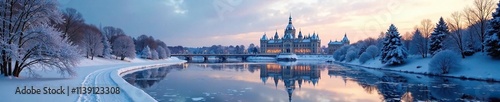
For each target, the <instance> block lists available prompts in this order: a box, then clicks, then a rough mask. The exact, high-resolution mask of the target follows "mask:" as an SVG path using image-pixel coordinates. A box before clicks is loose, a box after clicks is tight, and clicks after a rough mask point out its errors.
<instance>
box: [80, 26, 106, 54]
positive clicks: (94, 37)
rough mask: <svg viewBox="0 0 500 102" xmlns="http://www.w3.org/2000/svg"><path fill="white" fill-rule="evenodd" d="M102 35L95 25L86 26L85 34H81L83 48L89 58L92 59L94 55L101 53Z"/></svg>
mask: <svg viewBox="0 0 500 102" xmlns="http://www.w3.org/2000/svg"><path fill="white" fill-rule="evenodd" d="M102 39H103V38H102V36H101V34H100V32H99V30H98V29H97V27H95V26H89V27H87V30H86V31H85V35H84V36H83V40H82V41H83V42H82V44H83V46H82V47H83V48H84V51H85V54H86V57H87V58H89V57H90V59H91V60H93V59H94V56H97V55H102V52H103V48H104V47H103V43H102Z"/></svg>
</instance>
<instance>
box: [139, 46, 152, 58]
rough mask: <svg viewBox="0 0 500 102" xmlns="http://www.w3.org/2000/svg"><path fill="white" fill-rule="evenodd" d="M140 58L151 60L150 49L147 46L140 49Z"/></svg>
mask: <svg viewBox="0 0 500 102" xmlns="http://www.w3.org/2000/svg"><path fill="white" fill-rule="evenodd" d="M141 58H145V59H151V49H150V48H149V46H146V47H144V48H143V49H142V51H141Z"/></svg>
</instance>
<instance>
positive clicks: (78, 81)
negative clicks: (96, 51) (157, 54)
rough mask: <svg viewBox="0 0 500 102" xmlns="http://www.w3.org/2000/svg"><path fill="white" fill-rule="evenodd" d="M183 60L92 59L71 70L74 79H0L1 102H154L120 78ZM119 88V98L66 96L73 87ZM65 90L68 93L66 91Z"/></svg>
mask: <svg viewBox="0 0 500 102" xmlns="http://www.w3.org/2000/svg"><path fill="white" fill-rule="evenodd" d="M183 62H185V61H184V60H179V59H177V58H170V59H165V60H145V59H139V58H136V59H133V60H129V61H120V60H109V59H102V58H94V60H90V59H83V60H81V62H80V64H79V66H78V67H77V68H76V69H75V71H76V73H77V74H78V75H77V76H74V77H65V76H61V75H60V74H58V73H57V72H56V71H45V72H39V74H40V75H41V77H38V78H30V77H28V75H27V73H26V72H24V73H22V74H21V77H19V78H7V77H0V85H1V86H2V87H0V90H2V91H0V96H1V99H2V101H5V102H18V101H20V102H26V101H51V102H68V101H85V102H89V101H91V102H94V101H103V102H116V101H120V102H121V101H139V102H145V101H148V102H149V101H156V100H154V99H153V98H151V97H150V96H149V95H147V94H146V93H145V92H144V91H142V90H141V89H138V88H136V87H134V86H132V85H130V84H128V83H127V82H126V81H125V80H124V79H122V78H121V76H122V75H123V74H126V73H130V72H133V71H135V70H141V69H145V68H154V67H158V66H167V65H171V64H178V63H183ZM24 86H26V87H27V89H31V86H33V87H34V88H36V89H41V93H42V94H16V89H17V88H18V87H19V88H20V89H23V88H24ZM61 86H62V88H63V89H65V90H64V91H65V94H43V92H44V88H45V87H47V88H48V87H50V88H60V87H61ZM82 86H84V87H119V88H120V94H81V95H79V94H72V93H71V92H70V93H69V94H68V92H66V91H68V90H69V89H72V88H74V87H82ZM68 88H69V89H68Z"/></svg>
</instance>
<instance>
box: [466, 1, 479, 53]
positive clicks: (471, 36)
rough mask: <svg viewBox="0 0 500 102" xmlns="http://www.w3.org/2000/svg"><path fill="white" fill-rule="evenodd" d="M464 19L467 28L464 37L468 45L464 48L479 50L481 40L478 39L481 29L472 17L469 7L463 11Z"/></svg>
mask: <svg viewBox="0 0 500 102" xmlns="http://www.w3.org/2000/svg"><path fill="white" fill-rule="evenodd" d="M462 16H463V17H464V19H465V20H466V25H465V27H467V32H465V36H467V37H466V40H467V43H466V44H468V45H466V46H473V47H474V49H481V45H482V42H480V41H481V39H480V38H479V37H480V36H479V35H480V33H481V29H480V25H481V24H479V20H478V19H477V18H476V17H475V16H474V12H473V9H472V8H470V7H466V8H465V9H464V10H463V15H462Z"/></svg>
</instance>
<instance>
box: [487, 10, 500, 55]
mask: <svg viewBox="0 0 500 102" xmlns="http://www.w3.org/2000/svg"><path fill="white" fill-rule="evenodd" d="M497 5H499V6H500V3H498V4H497ZM488 24H489V26H490V28H489V29H488V30H487V32H486V39H485V41H484V42H483V43H484V45H485V48H484V50H486V52H487V53H488V55H490V56H491V57H494V58H500V40H499V38H500V8H497V9H496V10H495V13H493V19H491V20H490V21H489V23H488Z"/></svg>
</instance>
